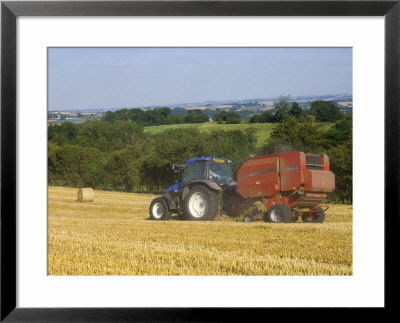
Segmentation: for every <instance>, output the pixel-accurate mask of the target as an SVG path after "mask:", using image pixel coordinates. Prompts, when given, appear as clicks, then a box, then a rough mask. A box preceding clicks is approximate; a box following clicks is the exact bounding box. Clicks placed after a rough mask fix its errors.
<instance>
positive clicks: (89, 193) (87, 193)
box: [78, 187, 94, 202]
mask: <svg viewBox="0 0 400 323" xmlns="http://www.w3.org/2000/svg"><path fill="white" fill-rule="evenodd" d="M93 201H94V192H93V189H92V188H91V187H86V188H80V189H79V190H78V202H93Z"/></svg>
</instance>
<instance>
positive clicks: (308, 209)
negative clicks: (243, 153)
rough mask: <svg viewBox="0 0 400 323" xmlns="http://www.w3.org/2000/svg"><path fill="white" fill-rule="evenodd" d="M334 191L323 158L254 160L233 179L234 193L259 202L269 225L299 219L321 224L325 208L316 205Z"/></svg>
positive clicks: (292, 156) (301, 156) (282, 156)
mask: <svg viewBox="0 0 400 323" xmlns="http://www.w3.org/2000/svg"><path fill="white" fill-rule="evenodd" d="M334 189H335V175H334V174H333V173H332V172H331V171H330V170H329V158H328V156H327V155H324V154H321V155H314V154H305V153H303V152H289V153H280V154H274V155H266V156H257V157H253V158H251V159H249V160H248V161H246V162H245V163H244V164H243V166H242V167H241V168H240V169H239V172H238V175H237V192H238V193H239V194H240V196H241V197H242V198H244V199H246V200H261V201H262V203H263V204H264V207H265V210H266V211H267V212H266V213H265V215H264V219H265V220H267V221H269V222H292V221H293V220H297V218H298V216H299V215H301V216H302V218H303V221H305V222H323V220H324V217H325V213H324V212H325V211H326V209H327V208H328V207H327V206H323V205H320V203H321V202H322V201H323V200H324V199H325V198H326V196H327V195H326V194H327V193H331V192H332V191H333V190H334ZM322 207H324V208H325V209H323V208H322Z"/></svg>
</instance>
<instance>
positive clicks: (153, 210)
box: [149, 197, 171, 221]
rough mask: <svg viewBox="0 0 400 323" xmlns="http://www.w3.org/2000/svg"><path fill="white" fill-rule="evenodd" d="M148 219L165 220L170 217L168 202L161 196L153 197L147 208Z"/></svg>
mask: <svg viewBox="0 0 400 323" xmlns="http://www.w3.org/2000/svg"><path fill="white" fill-rule="evenodd" d="M149 213H150V220H155V221H165V220H169V219H170V218H171V212H170V211H169V209H168V204H167V202H165V200H164V199H163V198H162V197H157V198H155V199H154V200H153V201H152V202H151V204H150V208H149Z"/></svg>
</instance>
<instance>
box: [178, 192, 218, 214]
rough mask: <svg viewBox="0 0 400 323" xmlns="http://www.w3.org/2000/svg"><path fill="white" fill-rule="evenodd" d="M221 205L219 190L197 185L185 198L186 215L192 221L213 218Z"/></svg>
mask: <svg viewBox="0 0 400 323" xmlns="http://www.w3.org/2000/svg"><path fill="white" fill-rule="evenodd" d="M219 205H220V201H219V199H218V196H217V192H215V191H213V190H211V189H209V188H207V187H205V186H204V185H196V186H194V187H192V188H191V189H190V192H189V194H188V196H187V197H186V199H185V217H186V218H187V219H188V220H192V221H204V220H212V219H214V217H215V216H216V215H217V214H218V211H219Z"/></svg>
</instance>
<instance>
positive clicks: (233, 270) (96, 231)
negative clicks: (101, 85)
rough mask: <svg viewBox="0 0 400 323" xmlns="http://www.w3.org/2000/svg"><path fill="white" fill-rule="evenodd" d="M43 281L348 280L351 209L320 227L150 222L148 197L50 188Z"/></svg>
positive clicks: (335, 212)
mask: <svg viewBox="0 0 400 323" xmlns="http://www.w3.org/2000/svg"><path fill="white" fill-rule="evenodd" d="M48 192H49V196H48V203H49V204H48V210H49V212H48V274H49V275H351V274H352V207H351V206H348V205H333V206H332V207H331V208H330V209H329V210H328V211H327V214H326V220H325V222H324V223H322V224H314V223H310V224H308V223H302V222H301V220H299V222H298V223H293V224H270V223H265V222H263V221H255V222H253V223H242V222H238V221H237V220H235V219H230V218H221V217H219V218H216V219H215V220H214V221H210V222H191V221H180V220H177V219H172V220H170V221H165V222H164V221H161V222H155V221H149V220H148V208H149V204H150V202H151V200H152V199H153V198H154V196H153V195H148V194H133V193H118V192H104V191H95V200H94V202H90V203H78V202H76V201H75V200H76V192H77V189H70V188H61V187H49V190H48Z"/></svg>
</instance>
